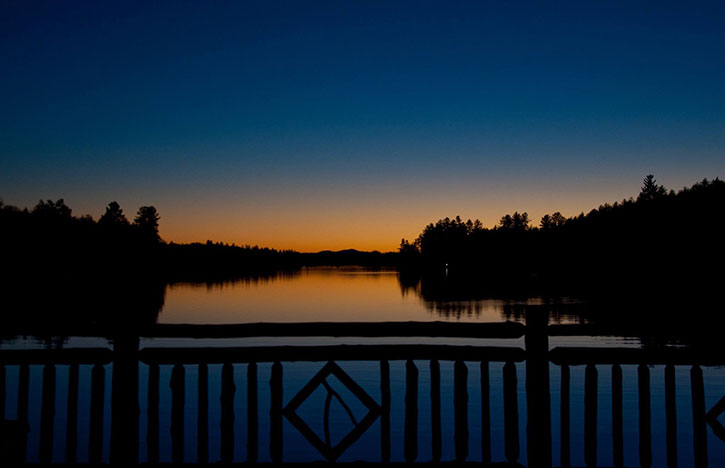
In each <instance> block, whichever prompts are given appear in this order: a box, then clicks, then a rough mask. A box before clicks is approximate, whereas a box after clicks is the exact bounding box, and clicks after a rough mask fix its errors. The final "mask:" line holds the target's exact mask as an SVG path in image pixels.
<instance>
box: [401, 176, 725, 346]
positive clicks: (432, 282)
mask: <svg viewBox="0 0 725 468" xmlns="http://www.w3.org/2000/svg"><path fill="white" fill-rule="evenodd" d="M724 208H725V182H723V181H721V180H719V179H715V180H713V181H708V180H703V181H702V182H699V183H697V184H695V185H693V186H692V187H690V188H685V189H682V190H680V191H679V192H674V191H672V190H670V191H668V190H666V189H665V188H664V187H663V186H661V185H659V184H657V182H656V180H655V179H654V177H653V176H651V175H650V176H647V177H646V178H645V179H644V181H643V186H642V189H641V191H640V193H639V195H638V197H637V198H636V199H634V198H630V199H627V200H623V201H622V202H617V203H614V204H608V203H607V204H604V205H602V206H600V207H599V208H597V209H593V210H591V211H590V212H589V213H587V214H583V213H582V214H580V215H578V216H574V217H570V218H566V217H564V216H562V215H561V214H560V213H554V214H552V215H545V216H543V217H542V219H541V221H540V224H539V226H532V225H531V221H530V220H529V218H528V215H527V214H526V213H513V214H512V215H506V216H503V217H502V218H501V220H500V222H499V225H498V226H496V227H494V228H492V229H487V228H484V227H483V226H482V223H481V222H480V221H465V222H464V221H463V220H461V218H459V217H456V218H454V219H449V218H446V219H442V220H439V221H438V222H436V223H435V224H429V225H428V226H426V227H425V229H424V230H423V232H422V233H421V234H420V236H418V238H417V239H416V240H415V241H413V242H412V243H411V242H408V241H406V240H405V239H404V240H403V241H402V242H401V247H400V254H401V266H400V277H399V279H400V283H401V288H402V289H403V290H404V291H414V292H415V293H416V294H418V295H419V296H420V297H421V298H422V299H424V300H425V301H426V302H428V303H432V304H436V307H435V308H436V310H437V311H442V312H443V315H445V314H446V312H447V311H452V312H453V313H454V314H456V313H459V312H462V313H463V314H464V315H465V314H466V313H469V312H470V308H471V306H470V304H471V301H474V302H473V304H475V301H477V300H482V299H487V298H503V299H511V298H520V299H523V298H527V297H532V296H537V297H541V298H544V299H545V300H546V301H547V305H546V306H545V307H544V308H545V309H547V310H551V309H552V304H558V302H557V301H560V300H563V301H564V302H566V301H567V300H568V298H571V297H575V298H577V301H576V302H579V304H571V305H566V304H564V305H563V307H564V309H569V310H571V311H572V313H573V314H576V315H579V316H580V317H581V318H582V319H583V320H585V322H586V323H590V324H592V325H593V326H595V327H596V328H597V329H598V330H600V331H607V332H610V333H612V334H627V335H630V336H641V337H648V336H651V337H653V339H654V340H655V342H659V340H660V339H661V337H667V340H669V339H671V338H674V339H683V340H685V341H690V342H693V340H694V341H696V339H695V338H694V337H702V336H703V335H717V334H718V333H719V331H718V330H720V329H721V328H720V327H719V325H722V324H725V316H723V314H722V310H721V309H722V308H721V307H720V306H719V304H720V302H721V297H720V294H721V285H722V284H723V280H724V279H725V274H724V271H723V266H722V265H723V260H725V246H723V242H722V239H723V233H724V231H723V227H724V223H725V220H724V219H723V216H722V215H723V212H724ZM582 301H583V302H582ZM461 307H462V309H461ZM557 307H559V306H558V305H557ZM526 308H531V307H526ZM458 309H461V310H458ZM682 314H691V316H692V317H693V320H682V317H683V315H682ZM512 317H514V318H516V314H515V313H514V314H513V315H512Z"/></svg>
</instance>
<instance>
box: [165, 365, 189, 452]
mask: <svg viewBox="0 0 725 468" xmlns="http://www.w3.org/2000/svg"><path fill="white" fill-rule="evenodd" d="M185 374H186V371H185V370H184V366H183V364H180V363H176V364H175V365H174V367H173V369H172V370H171V382H170V383H169V386H170V387H171V461H172V462H173V463H183V461H184V403H185V399H186V387H185V380H186V377H185Z"/></svg>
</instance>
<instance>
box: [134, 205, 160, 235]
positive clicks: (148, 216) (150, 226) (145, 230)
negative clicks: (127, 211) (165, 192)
mask: <svg viewBox="0 0 725 468" xmlns="http://www.w3.org/2000/svg"><path fill="white" fill-rule="evenodd" d="M160 219H161V217H160V216H159V213H158V212H157V211H156V208H155V207H153V206H142V207H141V208H139V209H138V212H137V213H136V218H135V219H134V220H133V222H134V224H135V225H136V226H137V227H138V229H139V231H140V233H141V235H142V236H143V237H144V238H145V239H149V240H153V241H158V240H160V237H159V220H160Z"/></svg>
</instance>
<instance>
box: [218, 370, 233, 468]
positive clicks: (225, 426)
mask: <svg viewBox="0 0 725 468" xmlns="http://www.w3.org/2000/svg"><path fill="white" fill-rule="evenodd" d="M235 391H236V386H235V385H234V367H233V366H232V364H231V363H229V362H227V363H225V364H224V366H223V367H222V392H221V397H220V399H221V412H222V414H221V459H222V462H223V463H231V462H232V460H233V459H234V393H235Z"/></svg>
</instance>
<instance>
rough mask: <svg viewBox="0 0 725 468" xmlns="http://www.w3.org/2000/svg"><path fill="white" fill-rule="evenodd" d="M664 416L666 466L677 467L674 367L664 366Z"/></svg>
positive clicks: (670, 365)
mask: <svg viewBox="0 0 725 468" xmlns="http://www.w3.org/2000/svg"><path fill="white" fill-rule="evenodd" d="M665 415H666V418H667V466H668V467H670V468H676V467H677V398H676V394H675V366H674V365H672V364H667V366H665Z"/></svg>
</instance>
